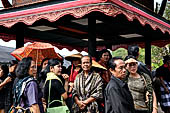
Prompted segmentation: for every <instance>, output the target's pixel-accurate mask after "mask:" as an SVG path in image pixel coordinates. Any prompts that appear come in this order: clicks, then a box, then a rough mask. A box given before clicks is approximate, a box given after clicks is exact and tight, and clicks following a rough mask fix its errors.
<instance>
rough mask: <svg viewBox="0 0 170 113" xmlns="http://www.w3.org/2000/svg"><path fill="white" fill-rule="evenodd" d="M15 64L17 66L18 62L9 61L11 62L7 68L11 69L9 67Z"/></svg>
mask: <svg viewBox="0 0 170 113" xmlns="http://www.w3.org/2000/svg"><path fill="white" fill-rule="evenodd" d="M16 64H18V61H17V60H11V61H10V62H9V67H11V66H13V65H16Z"/></svg>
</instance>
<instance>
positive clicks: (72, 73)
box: [65, 53, 83, 112]
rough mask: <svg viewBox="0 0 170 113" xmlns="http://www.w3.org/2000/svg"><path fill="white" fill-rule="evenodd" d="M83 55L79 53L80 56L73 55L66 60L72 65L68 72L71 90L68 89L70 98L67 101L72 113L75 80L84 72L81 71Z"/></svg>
mask: <svg viewBox="0 0 170 113" xmlns="http://www.w3.org/2000/svg"><path fill="white" fill-rule="evenodd" d="M82 56H83V55H82V54H80V53H78V54H72V55H70V56H66V57H65V59H66V60H68V61H71V65H70V66H69V67H68V68H67V71H68V73H67V74H68V75H69V89H68V93H69V95H68V96H69V97H68V99H67V101H66V103H67V105H68V107H69V109H70V111H71V112H72V110H71V108H72V105H73V99H72V93H71V92H72V89H73V84H74V80H75V79H76V76H77V75H78V73H80V72H81V71H82V69H81V66H80V64H81V57H82Z"/></svg>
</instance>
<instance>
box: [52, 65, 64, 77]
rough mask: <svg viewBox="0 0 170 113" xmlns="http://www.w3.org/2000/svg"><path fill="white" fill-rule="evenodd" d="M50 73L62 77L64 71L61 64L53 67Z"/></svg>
mask: <svg viewBox="0 0 170 113" xmlns="http://www.w3.org/2000/svg"><path fill="white" fill-rule="evenodd" d="M50 71H51V72H53V73H55V74H56V75H61V71H62V67H61V63H60V64H58V65H55V66H53V67H51V68H50Z"/></svg>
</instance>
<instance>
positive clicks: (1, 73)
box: [0, 67, 4, 77]
mask: <svg viewBox="0 0 170 113" xmlns="http://www.w3.org/2000/svg"><path fill="white" fill-rule="evenodd" d="M3 75H4V72H3V70H2V69H1V67H0V77H2V76H3Z"/></svg>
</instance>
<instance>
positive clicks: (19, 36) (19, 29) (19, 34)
mask: <svg viewBox="0 0 170 113" xmlns="http://www.w3.org/2000/svg"><path fill="white" fill-rule="evenodd" d="M24 30H25V26H24V25H23V24H18V25H16V49H17V48H20V47H23V46H24Z"/></svg>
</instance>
